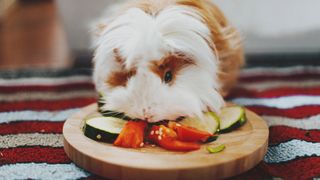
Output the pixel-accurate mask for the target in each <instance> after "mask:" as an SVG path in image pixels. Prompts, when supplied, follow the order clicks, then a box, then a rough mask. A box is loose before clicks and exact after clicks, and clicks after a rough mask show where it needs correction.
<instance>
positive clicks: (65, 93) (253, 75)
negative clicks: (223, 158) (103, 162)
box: [0, 66, 320, 180]
mask: <svg viewBox="0 0 320 180" xmlns="http://www.w3.org/2000/svg"><path fill="white" fill-rule="evenodd" d="M228 100H230V101H233V102H235V103H237V104H242V105H245V106H246V107H247V108H249V109H251V110H253V111H255V112H256V113H258V114H259V115H261V116H262V117H263V118H264V119H265V120H266V121H267V123H268V124H269V126H270V140H269V144H270V146H269V149H268V152H267V154H266V156H265V158H264V160H263V162H261V163H260V164H259V165H258V166H257V167H256V168H254V169H252V170H250V171H248V172H246V173H244V174H242V175H239V176H237V177H234V178H231V179H270V178H283V179H290V180H291V179H312V178H317V177H320V67H319V66H290V67H281V68H276V67H251V68H247V69H244V70H243V71H242V75H241V81H240V82H239V84H238V87H237V88H236V89H235V90H234V91H233V92H232V93H231V94H230V96H229V97H228ZM95 101H96V93H95V91H94V86H93V84H92V82H91V73H90V71H87V70H60V71H20V72H9V71H6V72H0V179H86V178H93V177H94V176H93V175H91V174H90V173H88V172H86V171H84V170H82V169H80V168H78V167H77V166H75V165H74V164H73V163H72V162H71V161H70V160H69V159H68V158H67V156H66V155H65V153H64V150H63V143H62V134H61V133H62V126H63V122H64V121H65V120H66V119H67V118H68V117H69V116H70V115H72V114H73V113H75V112H77V111H78V110H79V108H81V107H83V106H85V105H88V104H91V103H93V102H95Z"/></svg>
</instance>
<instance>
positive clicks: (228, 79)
mask: <svg viewBox="0 0 320 180" xmlns="http://www.w3.org/2000/svg"><path fill="white" fill-rule="evenodd" d="M176 2H177V4H181V5H186V6H191V7H193V8H195V9H196V10H198V12H200V14H201V15H202V18H203V19H204V20H205V22H206V24H207V26H208V27H209V29H210V31H211V42H213V44H211V45H210V46H211V48H212V51H213V52H215V54H216V56H217V57H218V59H219V65H220V67H219V71H220V72H219V73H218V78H219V81H220V82H221V84H222V87H221V89H220V93H221V94H222V95H223V96H226V95H227V94H228V92H229V91H230V89H231V88H232V87H233V86H234V84H235V83H236V82H237V79H238V75H239V70H240V68H241V67H242V66H243V65H244V55H243V46H242V43H241V38H240V35H239V33H238V31H237V30H236V29H235V28H234V27H232V26H231V25H230V23H229V22H228V20H227V19H226V18H225V16H224V15H223V13H222V12H221V11H220V10H219V8H218V7H217V6H215V5H214V4H213V3H211V2H209V1H208V0H176Z"/></svg>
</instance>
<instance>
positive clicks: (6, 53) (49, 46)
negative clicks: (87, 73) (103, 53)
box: [0, 0, 320, 69]
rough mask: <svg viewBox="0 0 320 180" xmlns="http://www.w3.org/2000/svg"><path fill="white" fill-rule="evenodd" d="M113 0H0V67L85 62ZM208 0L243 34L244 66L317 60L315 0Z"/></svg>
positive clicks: (319, 15)
mask: <svg viewBox="0 0 320 180" xmlns="http://www.w3.org/2000/svg"><path fill="white" fill-rule="evenodd" d="M115 2H119V0H90V1H88V0H67V1H66V0H55V1H54V0H0V68H1V69H17V68H18V69H21V68H22V69H25V68H45V69H50V68H68V67H90V59H91V56H92V50H91V49H90V39H91V37H90V33H89V30H90V25H91V24H92V22H94V21H95V20H96V19H97V18H99V17H101V15H102V14H103V12H104V11H105V9H106V8H107V7H108V6H110V5H111V4H113V3H115ZM213 2H215V3H216V4H217V5H218V6H219V7H220V8H221V9H222V10H223V11H224V12H225V14H226V16H227V17H228V18H229V19H230V21H231V22H232V23H233V24H234V25H235V26H236V27H238V29H239V30H240V32H241V33H242V36H243V39H244V43H245V49H246V55H247V59H248V60H249V63H248V64H249V65H250V63H256V64H257V63H258V64H265V65H268V64H270V63H272V62H275V61H277V62H279V60H281V61H282V60H284V59H290V61H291V62H296V63H308V62H310V63H311V62H312V63H315V61H314V59H320V11H319V7H320V1H319V0H308V1H303V0H282V1H279V0H268V1H266V0H241V1H240V0H213ZM318 62H319V61H318Z"/></svg>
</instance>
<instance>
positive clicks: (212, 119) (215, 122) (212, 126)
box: [179, 112, 219, 134]
mask: <svg viewBox="0 0 320 180" xmlns="http://www.w3.org/2000/svg"><path fill="white" fill-rule="evenodd" d="M179 123H180V124H182V125H186V126H190V127H193V128H196V129H198V130H201V131H206V132H209V133H212V134H214V133H216V132H217V131H218V129H219V118H218V116H217V115H216V114H215V113H214V112H206V113H205V114H204V119H203V121H201V120H199V119H197V118H185V119H183V120H181V121H179Z"/></svg>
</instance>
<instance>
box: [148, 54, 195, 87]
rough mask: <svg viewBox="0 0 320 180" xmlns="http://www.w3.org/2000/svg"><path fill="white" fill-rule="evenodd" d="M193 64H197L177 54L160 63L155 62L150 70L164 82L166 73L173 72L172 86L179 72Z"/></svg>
mask: <svg viewBox="0 0 320 180" xmlns="http://www.w3.org/2000/svg"><path fill="white" fill-rule="evenodd" d="M192 64H195V63H194V62H193V60H192V59H190V58H188V57H186V56H184V55H182V54H179V53H176V54H169V55H167V56H166V57H164V58H162V59H160V60H159V61H153V62H152V63H151V65H150V70H151V71H152V72H153V73H155V74H156V75H158V76H159V78H160V79H161V80H162V81H164V79H163V78H164V76H165V73H166V72H168V71H171V72H172V75H173V79H172V81H171V82H170V83H169V84H172V83H173V82H174V80H175V78H176V76H177V74H178V73H179V71H181V70H182V69H184V68H186V67H188V66H189V65H192Z"/></svg>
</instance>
